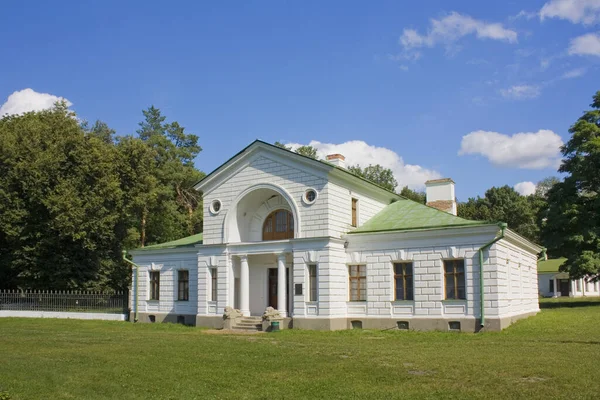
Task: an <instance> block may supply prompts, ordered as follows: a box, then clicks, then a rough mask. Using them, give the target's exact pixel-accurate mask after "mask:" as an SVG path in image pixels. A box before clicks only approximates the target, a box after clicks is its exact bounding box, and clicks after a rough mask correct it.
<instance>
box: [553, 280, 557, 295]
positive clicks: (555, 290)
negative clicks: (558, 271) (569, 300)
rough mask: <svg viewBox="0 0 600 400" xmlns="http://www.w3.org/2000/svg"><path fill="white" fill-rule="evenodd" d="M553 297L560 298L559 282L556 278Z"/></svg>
mask: <svg viewBox="0 0 600 400" xmlns="http://www.w3.org/2000/svg"><path fill="white" fill-rule="evenodd" d="M552 297H558V280H557V279H556V277H554V293H552Z"/></svg>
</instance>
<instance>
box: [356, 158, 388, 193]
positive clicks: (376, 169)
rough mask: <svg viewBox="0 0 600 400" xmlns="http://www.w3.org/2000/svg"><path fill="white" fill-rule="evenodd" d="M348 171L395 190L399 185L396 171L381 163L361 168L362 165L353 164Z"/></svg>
mask: <svg viewBox="0 0 600 400" xmlns="http://www.w3.org/2000/svg"><path fill="white" fill-rule="evenodd" d="M348 171H350V172H352V173H353V174H355V175H358V176H360V177H363V178H365V179H368V180H370V181H371V182H373V183H375V184H377V185H379V186H381V187H383V188H385V189H387V190H389V191H390V192H393V191H395V190H396V186H398V182H397V181H396V178H394V173H393V172H392V170H391V169H389V168H384V167H382V166H381V165H379V164H376V165H372V164H369V166H368V167H365V168H361V167H360V165H358V164H357V165H352V166H350V167H348Z"/></svg>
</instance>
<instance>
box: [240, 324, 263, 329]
mask: <svg viewBox="0 0 600 400" xmlns="http://www.w3.org/2000/svg"><path fill="white" fill-rule="evenodd" d="M235 326H239V327H247V328H260V327H262V324H254V323H240V324H235Z"/></svg>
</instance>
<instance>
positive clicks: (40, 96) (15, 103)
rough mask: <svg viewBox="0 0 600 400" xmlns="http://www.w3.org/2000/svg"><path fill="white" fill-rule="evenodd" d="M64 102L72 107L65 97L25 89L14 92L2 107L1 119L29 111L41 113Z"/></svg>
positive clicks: (0, 111) (0, 110) (0, 108)
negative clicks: (61, 101) (57, 103)
mask: <svg viewBox="0 0 600 400" xmlns="http://www.w3.org/2000/svg"><path fill="white" fill-rule="evenodd" d="M60 100H64V101H65V102H66V103H67V106H69V107H70V106H72V105H73V103H71V102H70V101H69V100H67V99H65V98H64V97H58V96H54V95H52V94H49V93H38V92H36V91H35V90H33V89H23V90H20V91H17V92H14V93H13V94H11V95H10V96H8V99H6V102H5V103H4V104H2V106H0V117H2V116H4V115H6V114H23V113H26V112H29V111H41V110H46V109H48V108H52V106H54V103H56V102H57V101H60Z"/></svg>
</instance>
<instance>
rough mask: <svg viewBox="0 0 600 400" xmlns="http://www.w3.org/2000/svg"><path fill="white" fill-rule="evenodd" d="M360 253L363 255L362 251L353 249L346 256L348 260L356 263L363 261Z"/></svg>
mask: <svg viewBox="0 0 600 400" xmlns="http://www.w3.org/2000/svg"><path fill="white" fill-rule="evenodd" d="M362 255H363V253H362V252H360V251H353V252H351V253H348V256H349V257H350V262H352V263H357V264H360V263H362V262H363V257H362Z"/></svg>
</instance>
